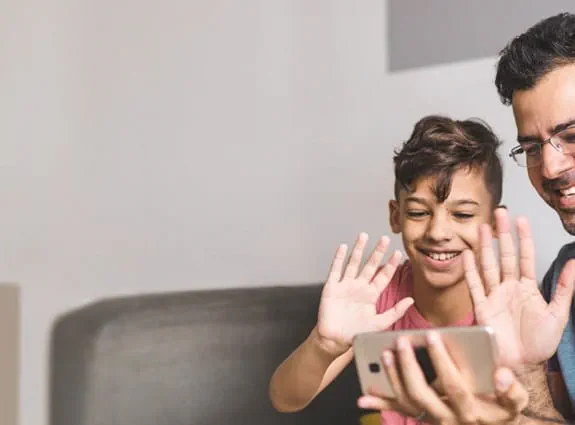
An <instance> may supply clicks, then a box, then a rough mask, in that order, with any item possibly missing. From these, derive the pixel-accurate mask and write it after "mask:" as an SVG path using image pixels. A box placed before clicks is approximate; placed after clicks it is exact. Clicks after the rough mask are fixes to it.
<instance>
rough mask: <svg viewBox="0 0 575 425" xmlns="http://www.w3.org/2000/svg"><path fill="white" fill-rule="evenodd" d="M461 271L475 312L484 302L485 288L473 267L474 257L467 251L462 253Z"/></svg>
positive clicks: (475, 268) (474, 266)
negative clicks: (463, 273)
mask: <svg viewBox="0 0 575 425" xmlns="http://www.w3.org/2000/svg"><path fill="white" fill-rule="evenodd" d="M463 270H464V272H465V280H466V281H467V286H468V287H469V293H470V294H471V299H472V301H473V305H474V307H475V309H476V310H477V309H478V308H479V307H480V306H481V304H483V303H484V302H485V298H486V296H485V288H484V287H483V282H481V277H480V276H479V272H478V271H477V267H476V265H475V256H474V255H473V252H472V251H471V250H469V249H466V250H465V251H463Z"/></svg>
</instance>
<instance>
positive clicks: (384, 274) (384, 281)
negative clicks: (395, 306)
mask: <svg viewBox="0 0 575 425" xmlns="http://www.w3.org/2000/svg"><path fill="white" fill-rule="evenodd" d="M401 257H402V255H401V252H400V251H395V252H394V253H393V255H392V256H391V258H390V259H389V261H388V262H387V263H386V264H385V266H383V267H381V268H380V269H379V271H378V272H377V273H376V275H375V277H374V278H373V281H372V283H373V284H374V285H375V286H376V288H377V291H378V292H379V293H381V292H382V291H383V290H384V289H385V288H386V287H387V285H388V283H389V282H390V281H391V279H392V278H393V275H394V274H395V271H396V270H397V266H399V262H400V261H401Z"/></svg>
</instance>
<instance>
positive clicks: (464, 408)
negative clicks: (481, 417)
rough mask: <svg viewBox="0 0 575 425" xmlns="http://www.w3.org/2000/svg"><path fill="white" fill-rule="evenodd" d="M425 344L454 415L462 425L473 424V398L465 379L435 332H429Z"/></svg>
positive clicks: (474, 410) (475, 415) (475, 414)
mask: <svg viewBox="0 0 575 425" xmlns="http://www.w3.org/2000/svg"><path fill="white" fill-rule="evenodd" d="M427 342H428V350H429V357H430V358H431V361H432V363H433V367H434V369H435V371H436V373H437V379H438V380H439V381H440V382H441V386H442V388H443V390H444V391H445V395H446V396H447V398H448V399H449V401H450V403H449V404H450V406H452V408H453V410H454V413H455V415H456V416H457V418H458V420H459V421H461V422H462V423H474V422H475V421H476V420H477V409H476V405H475V403H474V401H475V397H474V396H473V393H472V392H471V391H470V389H469V386H468V384H467V383H466V377H465V376H464V374H462V373H461V372H460V371H459V369H458V368H457V366H456V365H455V363H454V362H453V360H452V357H451V355H450V354H449V353H448V352H447V349H446V347H445V345H444V344H443V341H442V340H441V338H440V336H439V334H438V333H437V332H435V331H431V332H429V333H428V334H427ZM464 367H465V366H464Z"/></svg>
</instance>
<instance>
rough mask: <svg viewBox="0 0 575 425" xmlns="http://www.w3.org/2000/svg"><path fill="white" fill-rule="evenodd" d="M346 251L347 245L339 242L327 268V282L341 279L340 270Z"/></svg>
mask: <svg viewBox="0 0 575 425" xmlns="http://www.w3.org/2000/svg"><path fill="white" fill-rule="evenodd" d="M346 252H347V245H346V244H341V245H340V246H338V247H337V250H336V251H335V256H334V257H333V261H332V263H331V267H330V269H329V275H328V277H327V280H328V282H339V280H340V279H341V271H342V269H343V262H344V260H345V253H346Z"/></svg>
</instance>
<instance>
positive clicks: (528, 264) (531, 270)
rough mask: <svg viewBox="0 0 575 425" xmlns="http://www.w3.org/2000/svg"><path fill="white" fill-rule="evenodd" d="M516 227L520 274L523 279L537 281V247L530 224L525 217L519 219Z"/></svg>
mask: <svg viewBox="0 0 575 425" xmlns="http://www.w3.org/2000/svg"><path fill="white" fill-rule="evenodd" d="M516 227H517V237H518V238H519V274H520V276H521V277H522V278H526V279H530V280H533V281H535V280H536V279H537V277H536V275H535V245H534V243H533V237H532V236H531V229H530V227H529V222H528V221H527V219H526V218H525V217H517V221H516Z"/></svg>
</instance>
